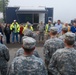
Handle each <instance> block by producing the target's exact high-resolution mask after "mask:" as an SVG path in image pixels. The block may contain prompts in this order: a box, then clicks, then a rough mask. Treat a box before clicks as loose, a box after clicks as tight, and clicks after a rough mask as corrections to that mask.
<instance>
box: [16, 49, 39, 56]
mask: <svg viewBox="0 0 76 75" xmlns="http://www.w3.org/2000/svg"><path fill="white" fill-rule="evenodd" d="M23 54H24V50H23V48H20V49H19V50H18V51H17V52H16V54H15V56H16V57H17V56H20V55H23ZM33 55H35V56H36V57H40V56H39V54H38V52H37V51H36V50H34V52H33Z"/></svg>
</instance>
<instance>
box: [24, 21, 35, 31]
mask: <svg viewBox="0 0 76 75" xmlns="http://www.w3.org/2000/svg"><path fill="white" fill-rule="evenodd" d="M29 24H30V23H29V22H28V21H27V23H26V25H25V27H24V30H25V29H27V28H28V25H29ZM30 30H32V31H33V30H34V29H33V27H32V25H30Z"/></svg>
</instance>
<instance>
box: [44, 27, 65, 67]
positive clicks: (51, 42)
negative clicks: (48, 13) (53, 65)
mask: <svg viewBox="0 0 76 75" xmlns="http://www.w3.org/2000/svg"><path fill="white" fill-rule="evenodd" d="M56 34H57V28H56V27H51V29H50V36H51V38H50V39H48V40H46V42H45V44H44V49H43V52H44V57H45V58H44V59H45V64H46V66H47V67H48V64H49V62H50V59H51V57H52V54H53V53H54V52H55V51H56V50H57V49H59V48H63V47H64V43H63V41H62V40H61V39H58V38H57V37H56Z"/></svg>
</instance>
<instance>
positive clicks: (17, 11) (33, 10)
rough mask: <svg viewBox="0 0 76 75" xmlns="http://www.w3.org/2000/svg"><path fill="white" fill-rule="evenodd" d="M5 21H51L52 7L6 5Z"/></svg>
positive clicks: (33, 22) (34, 22)
mask: <svg viewBox="0 0 76 75" xmlns="http://www.w3.org/2000/svg"><path fill="white" fill-rule="evenodd" d="M5 15H6V16H5V22H6V23H10V24H11V23H12V22H13V20H14V19H15V20H17V22H18V23H26V22H27V21H29V22H30V23H32V24H36V23H40V22H41V21H43V23H47V22H48V20H51V21H53V8H47V7H6V10H5Z"/></svg>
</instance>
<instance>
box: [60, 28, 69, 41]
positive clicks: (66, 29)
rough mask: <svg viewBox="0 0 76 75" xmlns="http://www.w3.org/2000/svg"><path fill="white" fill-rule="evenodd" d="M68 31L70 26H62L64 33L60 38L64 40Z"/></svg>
mask: <svg viewBox="0 0 76 75" xmlns="http://www.w3.org/2000/svg"><path fill="white" fill-rule="evenodd" d="M67 32H68V28H67V27H64V28H62V35H61V36H59V39H61V40H63V39H64V36H65V33H67Z"/></svg>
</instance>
